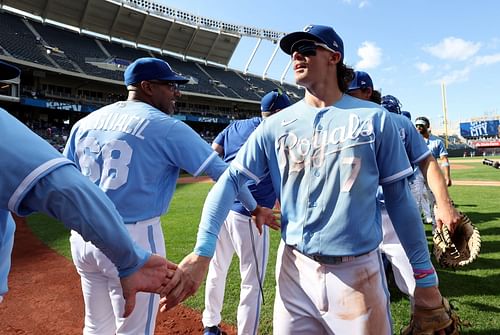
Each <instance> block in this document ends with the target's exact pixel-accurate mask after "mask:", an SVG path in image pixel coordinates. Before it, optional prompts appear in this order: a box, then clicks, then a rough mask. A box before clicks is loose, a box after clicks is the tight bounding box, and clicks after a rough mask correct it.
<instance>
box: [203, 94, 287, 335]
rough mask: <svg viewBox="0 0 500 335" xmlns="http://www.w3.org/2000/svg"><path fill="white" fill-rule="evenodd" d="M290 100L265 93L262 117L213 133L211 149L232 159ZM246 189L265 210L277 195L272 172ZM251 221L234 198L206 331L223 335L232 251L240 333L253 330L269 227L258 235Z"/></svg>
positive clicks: (208, 292) (214, 268) (213, 270)
mask: <svg viewBox="0 0 500 335" xmlns="http://www.w3.org/2000/svg"><path fill="white" fill-rule="evenodd" d="M290 104H291V102H290V99H289V98H288V96H287V95H286V94H285V93H283V92H281V90H279V89H276V90H274V91H271V92H269V93H267V94H266V95H265V96H264V97H263V98H262V100H261V111H262V117H254V118H251V119H247V120H239V121H235V122H233V123H231V124H230V125H229V126H228V127H226V128H225V129H224V130H223V131H222V132H221V133H220V134H219V135H217V137H216V138H215V140H214V142H213V143H212V148H213V149H214V150H215V151H217V152H218V153H219V155H222V157H223V158H224V161H226V162H230V161H232V160H233V159H234V157H235V156H236V154H237V153H238V151H239V150H240V148H241V146H242V145H243V144H244V143H245V142H246V140H247V139H248V137H249V136H250V134H252V133H253V131H254V130H255V129H256V128H257V127H258V126H259V124H260V123H261V122H262V120H263V119H264V118H266V117H268V116H270V115H272V114H274V113H276V112H278V111H280V110H281V109H283V108H286V107H288V106H289V105H290ZM248 187H249V189H250V191H251V192H252V195H253V196H254V198H255V200H256V201H257V203H258V204H259V205H261V206H263V207H267V208H272V207H273V206H274V203H275V202H276V193H275V192H274V189H273V185H272V183H271V177H270V176H267V177H266V178H264V180H262V181H261V182H260V183H259V184H258V185H255V183H253V182H251V183H250V184H249V185H248ZM251 220H252V217H251V215H250V213H249V212H248V211H247V210H246V209H245V207H244V206H242V205H241V203H240V202H239V201H236V202H235V203H234V204H233V206H232V207H231V211H230V212H229V215H228V216H227V218H226V220H225V221H224V225H222V227H221V230H220V233H219V238H218V241H217V247H216V249H215V254H214V257H213V258H212V261H211V262H210V266H209V268H208V275H207V281H206V286H205V310H204V311H203V318H202V322H203V326H204V334H205V335H218V334H221V331H220V330H219V328H218V325H219V323H220V321H221V314H220V313H221V310H222V303H223V300H224V288H225V284H226V283H225V281H226V276H227V271H228V269H229V266H230V265H231V260H232V258H233V254H234V253H235V252H236V254H237V255H238V257H239V259H240V273H241V292H240V303H239V306H238V317H237V320H238V334H257V331H258V328H259V316H260V306H261V303H262V300H261V296H262V295H261V293H262V292H261V289H262V283H263V282H264V276H265V273H266V266H267V258H268V254H269V229H268V227H267V226H266V227H263V231H262V234H259V233H258V231H257V229H256V228H255V227H254V224H253V223H252V222H251Z"/></svg>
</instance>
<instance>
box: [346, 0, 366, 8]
mask: <svg viewBox="0 0 500 335" xmlns="http://www.w3.org/2000/svg"><path fill="white" fill-rule="evenodd" d="M342 2H343V3H345V4H348V5H352V4H356V3H357V6H358V8H359V9H363V8H365V7H367V6H369V5H370V1H369V0H342Z"/></svg>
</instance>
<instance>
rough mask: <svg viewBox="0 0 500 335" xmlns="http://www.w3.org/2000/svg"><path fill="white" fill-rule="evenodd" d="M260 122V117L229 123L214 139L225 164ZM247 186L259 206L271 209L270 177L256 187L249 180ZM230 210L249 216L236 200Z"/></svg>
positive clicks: (271, 189) (273, 200)
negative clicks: (222, 154)
mask: <svg viewBox="0 0 500 335" xmlns="http://www.w3.org/2000/svg"><path fill="white" fill-rule="evenodd" d="M261 122H262V118H261V117H254V118H251V119H246V120H238V121H235V122H233V123H231V124H230V125H229V126H227V127H226V128H225V129H224V130H223V131H221V132H220V133H219V134H218V135H217V137H216V138H215V139H214V143H217V144H218V145H220V146H222V147H223V148H224V157H223V158H224V161H225V162H227V163H229V162H231V161H232V160H233V159H234V158H235V157H236V154H237V153H238V151H239V150H240V149H241V147H242V146H243V144H245V142H246V140H247V139H248V137H249V136H250V135H251V134H252V133H253V132H254V131H255V129H257V127H258V126H259V125H260V123H261ZM247 186H248V189H249V190H250V192H252V195H253V197H254V198H255V201H257V203H258V204H259V205H261V206H263V207H267V208H273V206H274V203H275V202H276V193H275V192H274V190H273V185H272V182H271V177H270V176H269V175H268V176H266V177H265V178H264V179H263V180H261V181H260V182H259V184H258V185H256V184H255V182H254V181H253V180H250V181H249V182H248V183H247ZM231 210H233V211H235V212H237V213H240V214H243V215H246V216H251V215H250V213H249V212H248V210H247V209H246V208H245V207H244V206H243V205H242V204H241V202H240V201H238V200H237V201H235V202H234V204H233V207H232V208H231Z"/></svg>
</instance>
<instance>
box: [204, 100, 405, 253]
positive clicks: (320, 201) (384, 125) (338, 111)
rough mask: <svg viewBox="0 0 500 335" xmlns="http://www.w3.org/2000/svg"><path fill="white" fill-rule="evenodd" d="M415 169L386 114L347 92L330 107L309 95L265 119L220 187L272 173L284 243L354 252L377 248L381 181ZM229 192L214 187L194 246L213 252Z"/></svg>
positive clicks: (314, 250)
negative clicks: (216, 206) (310, 101)
mask: <svg viewBox="0 0 500 335" xmlns="http://www.w3.org/2000/svg"><path fill="white" fill-rule="evenodd" d="M412 172H413V170H412V168H411V166H410V163H409V161H408V158H407V156H406V153H405V150H404V147H403V144H402V142H401V140H400V137H399V132H398V130H397V128H396V127H395V126H394V124H393V123H392V122H391V121H390V120H389V119H388V117H387V113H386V112H385V111H384V110H383V109H382V108H381V107H380V106H378V105H376V104H374V103H371V102H368V101H362V100H359V99H355V98H352V97H350V96H348V95H344V96H343V97H342V99H341V100H339V101H338V102H336V103H335V105H334V106H330V107H327V108H314V107H312V106H309V105H308V104H306V103H305V101H304V100H302V101H300V102H298V103H296V104H294V105H292V106H290V107H288V108H286V109H284V110H282V111H280V113H278V114H276V115H274V116H273V117H271V118H269V119H266V120H264V121H263V122H262V124H261V125H260V126H259V127H258V128H257V130H256V131H255V132H254V133H253V134H252V135H251V136H250V138H249V139H248V141H247V142H246V143H245V145H244V146H243V147H242V149H241V150H240V151H239V152H238V154H237V156H236V158H235V160H234V161H233V162H232V163H231V168H230V171H228V173H227V176H229V178H226V176H224V178H223V180H222V183H221V185H224V183H225V181H226V180H234V178H238V174H243V175H246V176H247V177H248V178H251V179H253V180H255V181H256V182H259V181H260V180H261V179H262V178H263V177H264V176H266V174H267V173H270V174H271V178H272V182H273V186H274V189H275V190H276V191H277V192H278V197H279V198H280V200H281V214H282V216H281V227H282V230H281V232H282V239H283V240H284V241H285V243H286V244H288V245H292V246H294V247H296V248H297V249H298V250H300V251H301V252H303V253H305V254H323V255H331V256H352V255H360V254H363V253H366V252H369V251H371V250H374V249H375V248H377V246H378V245H379V243H380V241H381V240H382V232H381V223H380V220H381V219H380V212H379V208H378V205H377V199H376V191H377V187H378V185H379V184H380V185H384V184H389V183H393V182H395V181H398V180H401V179H403V178H406V177H407V176H409V175H410V174H411V173H412ZM238 183H239V180H238ZM219 192H220V195H219V194H218V193H219ZM226 192H227V193H229V192H231V190H230V188H229V187H223V188H218V187H217V188H214V191H213V192H211V193H212V194H213V195H209V196H210V198H209V199H207V201H206V203H205V207H206V208H204V211H203V215H202V221H201V223H200V231H199V234H198V243H197V246H196V249H195V252H198V253H199V254H210V252H211V250H210V244H211V241H210V240H211V237H210V236H211V235H213V234H214V233H215V231H214V230H213V229H212V228H213V227H214V226H216V225H218V224H219V221H221V220H220V218H219V217H216V216H217V211H216V210H214V208H213V207H212V206H214V203H215V201H212V199H214V200H215V199H217V200H219V198H224V197H225V194H226ZM231 196H232V195H231ZM209 200H210V201H209ZM219 206H223V204H222V205H219ZM205 246H207V248H205Z"/></svg>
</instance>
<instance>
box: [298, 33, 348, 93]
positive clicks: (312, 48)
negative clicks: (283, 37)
mask: <svg viewBox="0 0 500 335" xmlns="http://www.w3.org/2000/svg"><path fill="white" fill-rule="evenodd" d="M340 56H341V55H340V53H339V52H336V51H333V50H331V49H329V48H328V47H327V46H326V45H324V44H320V43H317V42H314V41H309V40H302V41H298V42H296V43H295V44H294V45H293V46H292V60H293V71H294V74H295V81H296V83H297V84H299V85H301V86H304V87H309V86H310V85H312V84H313V83H314V82H317V81H322V80H323V79H324V78H325V77H326V76H329V75H330V73H329V71H327V69H328V67H329V66H330V65H331V61H332V57H334V59H336V61H334V63H333V64H334V65H335V64H336V63H337V62H338V61H339V60H340Z"/></svg>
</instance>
